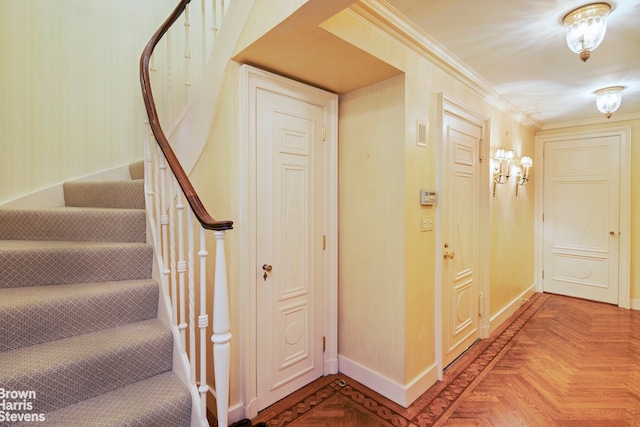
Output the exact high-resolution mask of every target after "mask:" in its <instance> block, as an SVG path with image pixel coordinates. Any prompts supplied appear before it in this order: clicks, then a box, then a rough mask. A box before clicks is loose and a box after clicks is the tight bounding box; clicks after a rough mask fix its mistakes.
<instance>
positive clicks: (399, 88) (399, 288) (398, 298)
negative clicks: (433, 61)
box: [338, 76, 406, 381]
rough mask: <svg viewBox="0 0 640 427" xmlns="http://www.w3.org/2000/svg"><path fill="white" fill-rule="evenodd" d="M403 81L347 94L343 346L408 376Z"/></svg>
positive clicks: (388, 371)
mask: <svg viewBox="0 0 640 427" xmlns="http://www.w3.org/2000/svg"><path fill="white" fill-rule="evenodd" d="M404 92H405V88H404V76H399V77H394V78H391V79H389V80H386V81H383V82H381V83H378V84H376V85H372V86H369V87H367V88H364V89H361V90H357V91H354V92H351V93H348V94H346V95H343V96H341V97H340V104H339V123H340V125H339V135H338V140H339V146H338V158H339V162H338V164H339V167H338V182H339V189H340V190H339V198H338V223H339V231H338V233H339V239H338V253H339V258H340V262H339V265H340V268H339V273H338V274H339V276H338V282H339V297H338V307H339V309H338V319H339V326H338V340H339V341H338V348H339V352H340V355H341V356H343V357H347V358H348V359H350V360H357V361H360V360H362V355H363V354H366V355H367V363H366V366H367V367H368V368H369V369H371V370H373V371H375V372H377V373H379V374H380V375H382V376H385V377H387V378H390V379H393V380H396V381H402V380H403V379H404V369H405V366H404V365H405V364H404V360H403V359H404V357H405V354H404V347H405V339H406V337H405V335H406V334H405V332H404V329H405V319H404V309H403V308H404V306H405V284H404V283H405V231H404V222H405V204H404V199H405V194H404V187H405V174H404V170H405V148H404Z"/></svg>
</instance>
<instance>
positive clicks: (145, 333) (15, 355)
mask: <svg viewBox="0 0 640 427" xmlns="http://www.w3.org/2000/svg"><path fill="white" fill-rule="evenodd" d="M166 333H170V331H169V330H168V329H167V328H166V327H165V325H164V324H163V323H162V322H161V321H160V320H159V319H157V318H154V319H149V320H143V321H140V322H135V323H130V324H126V325H122V326H119V327H116V328H110V329H106V330H102V331H97V332H92V333H89V334H84V335H75V336H73V337H69V338H64V339H61V340H56V341H50V342H46V343H42V344H37V345H32V346H29V347H23V348H18V349H15V350H9V351H5V352H2V353H0V379H3V378H5V377H6V376H7V375H9V374H10V373H15V372H18V371H19V372H22V373H31V372H36V371H37V370H38V369H40V368H41V367H42V366H43V365H48V366H51V365H54V364H65V363H68V362H69V360H70V359H74V358H85V357H92V356H95V355H98V354H101V353H108V352H111V351H113V350H114V349H120V348H126V347H128V346H130V345H131V344H135V343H136V342H137V338H142V339H144V338H148V337H152V336H154V335H155V336H157V335H162V334H166ZM43 361H46V362H47V363H45V364H43V363H40V362H43ZM0 383H2V381H0Z"/></svg>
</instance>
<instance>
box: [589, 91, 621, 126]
mask: <svg viewBox="0 0 640 427" xmlns="http://www.w3.org/2000/svg"><path fill="white" fill-rule="evenodd" d="M623 89H624V86H611V87H605V88H602V89H598V90H597V91H595V92H594V93H595V94H596V105H597V107H598V110H600V112H601V113H602V114H604V116H605V117H606V118H607V119H608V118H609V117H611V114H612V113H613V112H614V111H616V110H617V109H618V107H620V103H621V102H622V90H623Z"/></svg>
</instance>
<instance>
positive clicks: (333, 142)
mask: <svg viewBox="0 0 640 427" xmlns="http://www.w3.org/2000/svg"><path fill="white" fill-rule="evenodd" d="M238 84H239V88H238V108H239V128H238V141H239V143H238V147H237V151H238V153H237V155H238V160H239V162H238V164H237V168H238V182H237V194H238V197H237V218H238V221H237V223H238V224H242V226H241V227H238V229H237V230H236V231H235V232H236V233H237V235H238V247H237V252H236V253H239V254H241V256H240V257H239V259H237V260H235V262H236V263H237V265H236V266H235V271H237V274H238V277H237V282H236V283H237V284H238V289H235V290H232V292H236V295H237V301H236V303H237V307H238V311H237V313H238V322H239V324H238V327H237V330H238V339H237V340H236V341H235V342H236V343H237V346H238V347H237V349H234V350H232V351H237V353H236V356H235V360H237V363H238V365H239V369H238V371H239V372H240V376H239V378H240V379H239V383H238V384H237V393H238V395H239V396H240V402H238V403H237V404H236V406H238V407H240V408H237V409H238V410H243V412H244V417H246V418H254V417H255V416H257V415H258V398H257V393H258V390H257V358H258V357H259V356H258V355H257V326H256V320H257V318H256V304H257V295H256V294H257V292H256V287H257V285H258V282H259V280H258V279H257V278H258V277H259V274H256V271H259V270H260V271H261V266H262V264H259V262H258V260H257V257H256V253H257V238H256V212H257V207H256V206H255V203H254V202H253V201H255V200H256V187H257V185H256V144H255V142H256V141H255V130H256V129H255V122H254V120H253V118H252V114H253V112H254V111H255V110H253V108H255V92H256V90H257V88H261V89H264V90H267V91H272V92H275V93H279V94H282V95H285V96H289V97H291V98H294V99H300V100H303V101H306V102H309V103H313V104H316V105H320V106H322V107H323V108H325V117H324V125H325V126H326V143H325V159H326V162H325V183H326V185H325V188H324V195H323V198H324V205H325V207H326V214H325V224H324V232H325V234H326V249H325V262H324V265H323V266H322V268H323V270H324V277H325V280H324V286H323V292H324V294H323V300H324V310H325V311H324V314H323V321H322V329H323V333H324V336H325V338H326V347H325V351H324V367H323V369H324V373H325V374H333V373H337V372H338V287H337V283H338V256H337V254H338V176H337V171H338V167H337V161H338V147H337V141H338V97H337V95H335V94H333V93H330V92H327V91H324V90H321V89H318V88H314V87H311V86H308V85H305V84H303V83H299V82H296V81H293V80H291V79H288V78H285V77H282V76H279V75H276V74H273V73H270V72H267V71H263V70H260V69H258V68H255V67H252V66H249V65H242V66H240V67H239V73H238ZM293 139H295V138H293ZM285 149H286V150H287V151H293V152H296V151H299V150H304V147H301V146H299V145H294V146H288V147H286V148H285ZM232 262H234V261H232ZM232 399H233V396H232ZM232 404H233V402H232Z"/></svg>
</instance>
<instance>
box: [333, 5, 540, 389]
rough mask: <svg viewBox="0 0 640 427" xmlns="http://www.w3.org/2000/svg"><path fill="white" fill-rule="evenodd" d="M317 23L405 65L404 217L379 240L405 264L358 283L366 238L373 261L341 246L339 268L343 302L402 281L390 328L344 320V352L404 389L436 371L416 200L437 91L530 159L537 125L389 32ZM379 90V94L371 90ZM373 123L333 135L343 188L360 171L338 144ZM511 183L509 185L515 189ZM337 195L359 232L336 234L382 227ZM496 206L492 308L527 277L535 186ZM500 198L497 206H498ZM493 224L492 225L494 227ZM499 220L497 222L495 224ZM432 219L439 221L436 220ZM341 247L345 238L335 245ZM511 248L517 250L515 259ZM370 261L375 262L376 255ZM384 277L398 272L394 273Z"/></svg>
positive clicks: (426, 176) (354, 139) (343, 218)
mask: <svg viewBox="0 0 640 427" xmlns="http://www.w3.org/2000/svg"><path fill="white" fill-rule="evenodd" d="M323 28H325V29H327V30H328V31H330V32H332V33H333V34H334V35H337V36H338V37H342V38H343V39H345V40H347V41H349V42H350V43H353V44H354V45H356V46H357V47H359V48H360V49H363V50H365V51H366V52H369V53H371V54H372V55H374V56H376V57H378V58H380V59H382V60H384V61H386V62H388V63H389V64H391V65H392V66H394V67H397V68H398V69H401V70H403V71H404V72H405V77H404V85H405V88H406V90H405V94H404V118H403V122H404V124H403V126H404V127H403V129H402V130H398V129H394V130H393V131H394V132H398V131H400V132H401V133H402V138H403V140H404V143H403V144H402V145H401V146H399V147H398V150H402V151H404V153H403V156H402V157H403V159H402V162H403V166H400V167H399V168H398V170H397V173H399V174H402V176H403V177H404V182H397V183H395V185H398V186H399V187H398V188H397V191H398V192H400V193H401V194H402V198H403V200H402V201H401V202H400V203H401V204H402V206H403V207H404V217H403V224H402V229H400V230H398V229H394V230H393V231H394V232H395V233H397V234H396V235H389V233H390V232H391V231H392V230H389V231H385V233H386V234H385V238H384V240H385V242H403V246H402V247H401V248H398V253H399V254H400V256H403V257H404V260H403V263H402V267H401V268H398V267H396V268H394V269H393V270H391V273H385V275H384V276H382V277H381V278H380V279H375V277H374V278H373V280H374V282H373V283H370V284H369V286H368V287H367V288H366V289H365V288H364V287H363V286H360V285H358V284H359V283H361V282H362V281H363V279H362V277H360V276H361V275H362V274H363V272H365V271H368V270H376V269H377V266H378V263H379V261H377V260H378V258H377V255H378V254H377V252H378V250H377V249H378V248H377V247H375V246H372V245H370V244H362V245H360V252H359V253H358V259H359V260H369V264H368V265H367V264H363V263H360V265H358V268H357V269H355V268H348V267H344V266H346V265H349V263H351V262H353V260H352V254H351V253H350V252H348V251H343V250H341V252H340V255H339V256H340V272H341V273H340V284H339V289H340V294H339V299H340V300H341V301H342V300H343V298H348V299H349V301H351V302H352V303H355V302H356V301H358V300H359V299H360V300H365V301H377V300H382V299H385V298H388V296H387V295H386V292H388V289H387V286H385V283H386V282H388V281H389V280H392V281H393V283H394V285H395V286H398V287H401V288H403V293H404V299H400V298H396V299H394V300H389V303H391V301H393V303H394V304H398V305H397V307H394V308H393V310H392V311H393V312H394V315H393V316H394V318H391V317H389V318H387V319H386V321H387V322H389V325H388V326H387V327H385V328H382V329H380V328H371V327H369V325H363V324H362V322H360V321H359V319H356V317H357V316H355V315H353V316H346V317H343V316H341V317H340V354H341V355H343V354H344V355H345V356H348V357H349V358H350V359H351V360H352V361H354V362H356V363H358V364H359V365H361V366H365V367H368V368H371V370H372V371H374V372H376V371H377V372H380V373H383V374H384V375H385V376H388V379H390V380H392V381H395V382H396V383H398V384H401V385H402V386H403V387H407V388H408V387H410V385H411V384H412V383H413V382H415V381H419V380H420V378H421V377H422V376H424V375H426V374H425V373H426V372H427V371H429V370H430V369H432V367H433V364H434V363H435V360H436V355H435V326H434V318H433V310H434V307H435V304H438V301H435V300H434V295H435V280H436V278H435V271H436V268H435V267H436V264H435V263H436V262H439V261H438V260H435V255H434V254H435V239H434V236H433V234H431V233H423V232H421V231H420V217H421V215H424V214H427V215H428V214H429V211H428V208H424V207H421V206H420V205H419V202H418V194H419V193H418V191H419V189H420V188H434V187H435V182H436V175H435V166H436V163H437V159H435V152H434V144H435V143H437V141H438V140H439V139H438V137H437V135H436V134H435V122H436V114H437V111H436V100H437V95H438V93H441V92H442V93H445V94H447V95H448V96H450V97H451V98H453V99H455V100H457V101H458V102H460V103H462V104H465V105H467V106H469V107H470V108H471V109H474V110H475V111H477V112H478V113H479V114H481V115H483V116H485V117H487V118H489V119H490V122H491V136H490V140H491V141H490V144H491V146H493V145H494V139H495V140H496V141H500V139H499V137H498V136H499V135H497V134H499V133H500V132H501V131H502V130H503V129H507V130H509V131H511V133H514V134H515V136H516V137H517V138H518V139H517V140H514V141H512V142H510V143H509V145H513V146H514V149H516V148H517V149H520V150H522V152H526V153H527V154H530V155H532V156H533V154H534V152H533V151H534V150H533V145H532V144H533V140H534V130H533V129H529V128H525V127H523V126H522V125H520V124H519V123H518V122H516V121H515V120H514V119H512V118H511V117H510V116H509V115H508V114H506V113H504V112H502V111H500V110H498V109H497V108H495V107H493V106H491V105H490V104H488V103H487V102H486V101H485V100H484V99H483V98H482V96H480V95H479V94H478V93H477V92H476V91H474V90H473V89H471V88H470V87H469V86H467V85H466V84H463V83H461V82H460V81H459V80H457V79H456V78H453V77H452V76H450V75H448V74H447V73H446V72H445V71H443V70H442V69H441V68H439V67H437V66H436V65H434V64H433V63H432V62H430V61H429V60H428V59H426V58H425V57H423V56H421V55H419V54H417V53H416V52H415V51H413V50H410V49H408V48H406V47H404V46H403V45H401V44H400V43H398V42H397V41H394V40H393V39H392V38H391V37H389V36H385V35H384V34H382V33H381V32H379V31H376V30H373V29H372V28H370V27H369V26H368V25H367V24H366V23H364V22H362V21H361V20H359V19H357V18H355V17H354V16H353V15H352V14H350V13H346V12H343V13H340V14H338V15H337V16H335V17H334V18H332V19H330V20H329V21H327V22H325V23H323ZM366 91H368V92H366V93H368V97H369V98H370V99H371V100H374V99H376V102H370V106H369V108H370V111H369V112H368V114H372V115H373V117H376V116H375V113H376V110H375V107H374V106H375V105H378V104H379V103H380V101H379V100H378V97H382V96H383V95H384V91H381V87H380V88H379V87H378V86H373V87H370V88H367V89H366ZM377 91H380V93H376V92H377ZM351 96H352V94H346V95H343V96H342V97H341V99H342V100H343V101H342V102H343V103H344V102H345V100H347V101H348V100H350V97H351ZM396 102H397V101H396V99H395V98H393V103H396ZM360 104H361V105H362V106H364V105H365V104H366V102H363V101H361V102H360ZM346 105H347V104H345V106H346ZM365 111H366V110H365ZM358 114H359V115H363V114H364V113H363V112H362V111H358ZM340 117H341V123H340V126H341V128H342V127H343V126H344V123H345V121H347V120H349V117H350V114H349V112H348V111H347V112H345V111H341V112H340ZM365 117H366V115H365ZM418 119H420V120H425V121H428V122H429V123H430V133H429V141H430V143H429V147H428V148H426V149H423V148H420V147H417V146H416V142H415V123H416V120H418ZM372 123H374V122H373V121H371V122H369V124H368V125H364V124H363V125H360V126H357V127H356V129H351V130H350V132H349V133H348V134H346V133H343V131H341V135H340V136H341V138H340V142H339V144H340V146H341V157H340V171H341V175H340V179H341V181H340V183H341V193H342V191H343V190H342V185H344V182H348V180H349V179H358V177H359V176H361V175H363V172H364V171H363V169H362V164H359V163H352V160H351V159H350V158H348V157H345V156H343V155H342V153H343V150H346V149H345V148H343V146H344V145H346V146H351V145H356V146H359V144H362V141H365V140H367V139H368V136H369V133H370V131H369V129H368V128H369V127H371V126H372ZM387 126H388V127H393V128H395V127H396V126H398V124H397V123H396V120H393V121H390V122H387V121H386V120H385V122H384V123H378V122H377V121H376V122H375V128H376V129H379V132H385V131H384V129H385V128H386V127H387ZM388 131H390V130H387V132H388ZM376 142H377V143H378V144H380V142H379V140H375V141H374V143H376ZM496 144H497V142H496ZM378 149H380V147H379V148H378ZM534 162H535V159H534ZM484 165H485V166H484V167H487V168H490V167H491V166H490V162H485V163H484ZM388 173H389V172H388V171H387V170H378V174H379V176H378V177H377V178H376V179H384V177H385V176H386V175H388ZM372 179H374V178H372ZM388 185H390V183H389V184H388ZM400 185H401V187H400ZM487 185H488V186H489V185H491V184H490V182H487ZM511 188H512V189H513V187H511ZM527 190H529V189H527ZM352 191H353V190H352ZM365 201H366V200H365ZM340 202H341V203H340V227H341V229H342V228H343V226H344V224H356V223H357V224H358V230H360V231H359V234H360V235H358V234H357V233H356V231H355V230H349V231H341V233H343V234H345V233H349V234H348V235H349V237H350V239H354V240H356V241H360V240H361V239H363V238H364V234H365V230H366V232H367V233H369V232H371V231H372V230H377V229H378V228H379V224H378V222H379V219H377V218H376V217H375V216H374V215H369V216H363V215H361V214H360V213H361V212H363V211H366V210H367V207H368V208H369V211H370V212H375V211H376V209H375V207H376V205H375V204H372V203H371V202H370V201H369V203H368V205H366V206H358V209H357V210H354V209H351V208H349V207H347V206H345V203H348V202H345V203H343V196H342V195H341V199H340ZM492 203H494V206H492V209H491V222H490V223H489V224H486V225H485V226H486V227H491V228H492V233H491V242H490V247H491V254H490V259H491V267H493V268H491V283H490V295H489V301H490V302H491V313H497V312H499V311H501V310H503V309H505V306H506V305H507V304H509V303H511V302H512V301H513V299H514V298H516V297H517V296H518V295H520V294H521V293H523V292H524V291H525V290H526V289H528V288H529V287H530V286H531V285H532V284H533V280H534V277H533V262H534V261H533V216H532V215H533V191H523V194H522V197H520V198H518V199H517V200H516V199H515V196H514V195H513V194H509V195H508V197H504V196H503V197H500V198H499V199H497V200H496V201H495V202H492ZM497 203H499V205H496V204H497ZM494 224H496V226H495V227H494ZM498 224H500V225H499V226H498ZM438 226H439V225H438V224H437V223H436V224H435V227H438ZM494 228H495V229H496V230H494ZM505 230H508V233H505V232H504V231H505ZM368 239H369V238H368V237H367V238H365V240H364V241H365V242H367V243H368V242H369V240H368ZM392 244H396V243H392ZM342 245H343V243H342V242H341V249H342ZM351 245H353V243H351ZM514 248H518V251H517V252H514V250H513V249H514ZM516 253H517V254H518V255H517V256H515V255H516ZM372 260H376V262H373V261H372ZM496 260H501V261H502V262H507V263H510V264H511V267H509V268H503V267H502V266H501V265H502V263H498V262H496ZM494 264H499V265H500V266H501V267H500V268H496V267H495V266H494ZM389 274H391V275H392V276H394V277H393V278H390V277H389ZM354 283H356V285H354ZM345 305H346V303H345ZM367 308H368V307H365V304H363V305H362V306H357V305H356V306H353V305H352V306H350V307H349V310H352V311H356V312H357V311H358V310H367ZM387 311H390V310H389V309H386V310H385V312H387ZM341 313H342V311H341ZM395 316H402V318H403V320H402V323H403V324H402V325H396V323H397V322H396V321H395V320H393V319H395ZM398 334H404V336H403V337H402V341H403V344H401V345H403V349H402V351H401V352H400V353H398V352H397V351H395V350H392V351H391V352H390V353H387V354H386V356H385V358H386V360H388V361H389V363H392V364H394V365H396V366H394V367H384V368H382V369H381V368H380V360H379V357H380V356H379V355H380V354H383V353H385V352H389V351H390V350H389V348H388V345H389V343H398V341H399V340H398V338H397V335H398ZM399 344H400V343H399ZM347 352H348V353H347ZM400 365H402V366H404V367H403V368H402V369H401V371H398V368H397V366H400ZM378 370H380V371H378Z"/></svg>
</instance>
